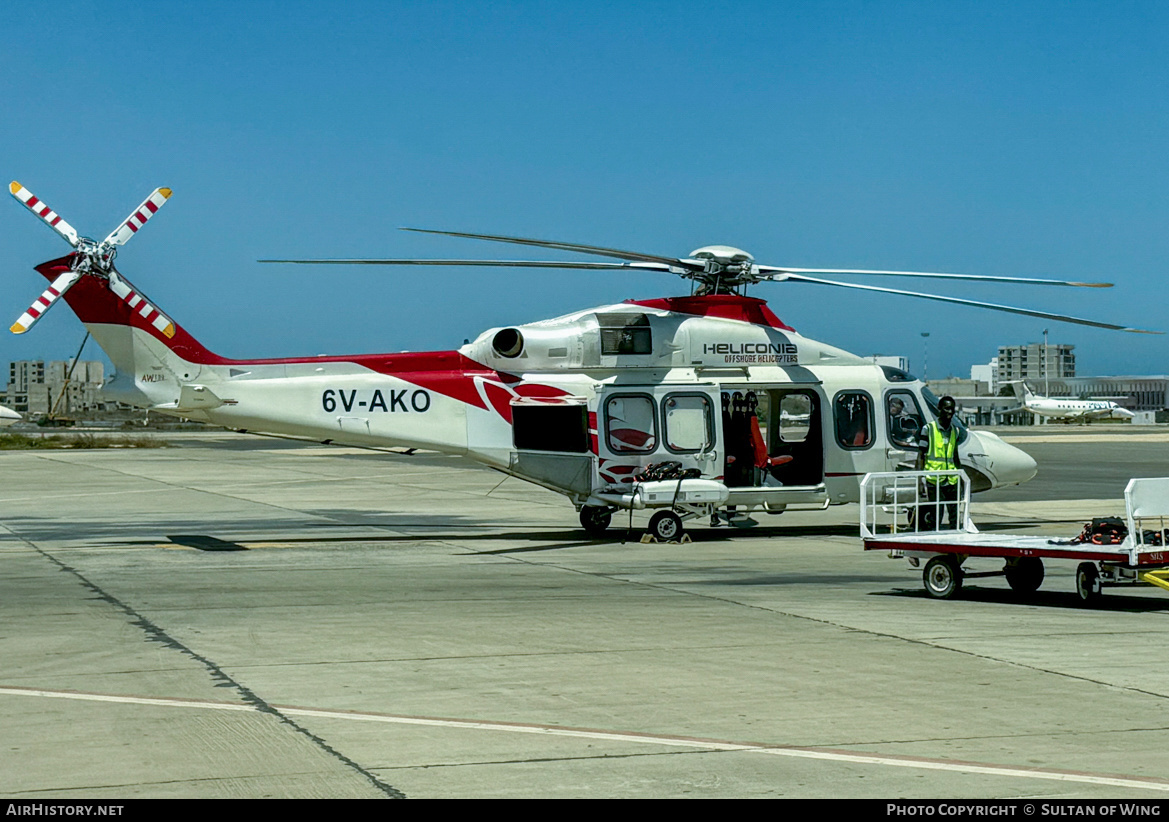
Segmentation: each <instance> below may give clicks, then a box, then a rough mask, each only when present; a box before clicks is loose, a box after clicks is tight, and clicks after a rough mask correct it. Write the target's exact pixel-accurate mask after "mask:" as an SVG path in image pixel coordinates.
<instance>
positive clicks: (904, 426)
mask: <svg viewBox="0 0 1169 822" xmlns="http://www.w3.org/2000/svg"><path fill="white" fill-rule="evenodd" d="M885 412H886V414H887V415H888V417H889V442H891V443H892V444H893V445H894V446H897V447H899V448H917V447H918V435H919V434H920V433H921V427H922V426H923V425H925V417H923V416H922V413H921V406H919V405H918V404H917V397H915V396H913V394H912V393H911V392H909V391H890V392H889V393H888V394H886V395H885Z"/></svg>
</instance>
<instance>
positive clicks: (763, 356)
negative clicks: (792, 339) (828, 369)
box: [702, 343, 799, 365]
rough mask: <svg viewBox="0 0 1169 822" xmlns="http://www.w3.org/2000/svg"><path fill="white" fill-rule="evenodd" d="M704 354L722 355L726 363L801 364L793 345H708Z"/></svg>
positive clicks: (703, 348)
mask: <svg viewBox="0 0 1169 822" xmlns="http://www.w3.org/2000/svg"><path fill="white" fill-rule="evenodd" d="M702 353H703V354H722V355H723V356H724V357H725V359H724V362H742V363H763V364H773V365H798V364H799V350H798V349H797V348H796V346H795V345H794V344H793V343H706V344H704V345H703V346H702Z"/></svg>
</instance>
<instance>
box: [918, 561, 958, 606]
mask: <svg viewBox="0 0 1169 822" xmlns="http://www.w3.org/2000/svg"><path fill="white" fill-rule="evenodd" d="M921 576H922V581H923V582H925V590H926V593H928V594H929V595H930V596H931V597H933V598H934V599H950V598H951V597H953V596H954V595H955V594H956V593H958V591H960V590H961V589H962V568H961V563H959V562H958V561H957V560H955V559H954V558H953V557H952V556H949V555H948V554H943V555H941V556H936V557H934V558H933V559H931V560H930V561H929V562H927V563H926V564H925V571H924V572H923V573H922V575H921Z"/></svg>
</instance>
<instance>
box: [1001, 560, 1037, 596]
mask: <svg viewBox="0 0 1169 822" xmlns="http://www.w3.org/2000/svg"><path fill="white" fill-rule="evenodd" d="M1003 573H1005V574H1006V577H1007V584H1008V585H1010V586H1011V590H1013V591H1016V592H1017V593H1020V594H1033V593H1035V592H1036V591H1038V590H1039V586H1040V585H1042V584H1043V560H1041V559H1040V558H1039V557H1020V558H1019V560H1018V561H1016V562H1011V563H1007V567H1006V568H1005V569H1003Z"/></svg>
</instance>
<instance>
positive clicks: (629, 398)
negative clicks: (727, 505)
mask: <svg viewBox="0 0 1169 822" xmlns="http://www.w3.org/2000/svg"><path fill="white" fill-rule="evenodd" d="M718 403H719V397H718V387H717V386H715V385H713V384H704V385H611V386H607V387H606V388H605V390H604V392H603V393H602V394H601V395H600V397H599V400H598V412H597V457H598V460H597V463H598V471H599V474H600V481H601V484H602V485H626V484H630V483H632V482H633V476H634V475H635V474H637V473H639V472H640V471H641V470H642V469H644V468H645V467H646V466H647V465H651V464H653V463H659V462H666V461H673V462H679V463H681V464H682V467H683V468H697V469H698V470H699V471H701V472H702V476H703V477H704V478H707V479H716V478H718V477H720V476H721V475H722V459H723V458H722V449H721V447H720V445H719V438H718V437H719V419H718V408H719V405H718Z"/></svg>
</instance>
